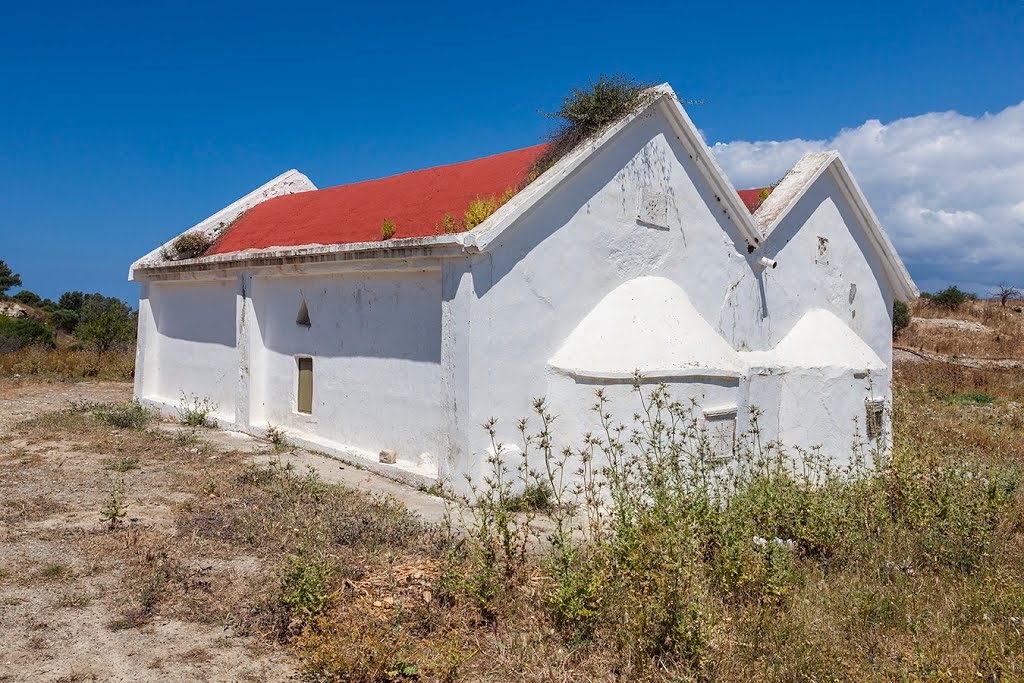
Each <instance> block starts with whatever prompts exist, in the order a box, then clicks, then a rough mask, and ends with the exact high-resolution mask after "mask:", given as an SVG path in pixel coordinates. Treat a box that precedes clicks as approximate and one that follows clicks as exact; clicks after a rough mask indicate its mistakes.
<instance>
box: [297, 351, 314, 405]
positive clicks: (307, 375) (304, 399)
mask: <svg viewBox="0 0 1024 683" xmlns="http://www.w3.org/2000/svg"><path fill="white" fill-rule="evenodd" d="M298 360H299V404H298V405H299V412H300V413H306V414H307V415H312V413H313V359H312V358H299V359H298Z"/></svg>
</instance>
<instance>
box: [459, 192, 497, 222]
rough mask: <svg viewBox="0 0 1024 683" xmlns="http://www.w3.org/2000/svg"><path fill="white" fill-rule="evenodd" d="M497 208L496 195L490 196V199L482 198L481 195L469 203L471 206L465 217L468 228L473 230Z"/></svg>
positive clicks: (464, 220)
mask: <svg viewBox="0 0 1024 683" xmlns="http://www.w3.org/2000/svg"><path fill="white" fill-rule="evenodd" d="M497 210H498V201H497V200H496V199H495V198H494V197H490V198H488V199H481V198H480V197H477V198H476V199H474V200H473V201H471V202H470V203H469V208H468V209H466V215H465V217H464V218H463V222H464V223H465V225H466V230H472V229H473V228H475V227H476V226H478V225H480V224H481V223H483V222H484V221H485V220H487V219H488V218H489V217H490V215H491V214H492V213H494V212H495V211H497Z"/></svg>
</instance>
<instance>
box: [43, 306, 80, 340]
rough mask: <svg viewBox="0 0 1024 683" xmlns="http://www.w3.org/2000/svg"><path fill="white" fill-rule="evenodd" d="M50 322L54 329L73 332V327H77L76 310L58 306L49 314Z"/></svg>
mask: <svg viewBox="0 0 1024 683" xmlns="http://www.w3.org/2000/svg"><path fill="white" fill-rule="evenodd" d="M50 322H51V323H52V324H53V327H54V329H57V330H61V331H62V332H67V333H68V334H74V332H75V328H76V327H78V311H72V310H70V309H67V308H58V309H57V310H55V311H54V312H53V314H52V315H51V316H50Z"/></svg>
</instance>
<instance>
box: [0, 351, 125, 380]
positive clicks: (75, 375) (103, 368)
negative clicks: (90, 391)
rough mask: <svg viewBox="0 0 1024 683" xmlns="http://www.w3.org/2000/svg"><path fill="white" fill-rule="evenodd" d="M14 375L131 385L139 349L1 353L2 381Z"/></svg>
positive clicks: (0, 373) (0, 370)
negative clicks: (105, 381)
mask: <svg viewBox="0 0 1024 683" xmlns="http://www.w3.org/2000/svg"><path fill="white" fill-rule="evenodd" d="M13 375H20V376H22V377H34V378H38V379H44V380H51V381H60V382H75V381H79V380H112V381H130V380H131V379H132V377H134V376H135V348H134V347H132V348H129V349H126V350H114V351H107V352H106V353H104V354H97V353H96V352H95V351H85V350H83V351H75V350H71V349H68V348H57V349H54V350H50V349H45V348H41V347H38V346H28V347H25V348H23V349H21V350H19V351H16V352H14V353H0V377H4V376H8V377H9V376H13Z"/></svg>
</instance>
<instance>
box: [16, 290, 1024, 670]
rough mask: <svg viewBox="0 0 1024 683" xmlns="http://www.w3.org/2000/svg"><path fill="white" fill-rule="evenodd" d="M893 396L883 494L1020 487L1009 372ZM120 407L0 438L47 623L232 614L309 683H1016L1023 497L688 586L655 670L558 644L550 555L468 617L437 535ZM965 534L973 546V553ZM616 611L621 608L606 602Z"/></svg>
mask: <svg viewBox="0 0 1024 683" xmlns="http://www.w3.org/2000/svg"><path fill="white" fill-rule="evenodd" d="M968 306H971V304H968ZM984 308H986V309H987V308H991V306H990V305H989V304H984ZM996 308H998V307H996ZM965 313H966V316H965V317H970V316H972V315H976V316H977V319H978V322H982V323H983V324H986V325H990V326H991V327H993V329H997V330H1003V331H1004V332H1005V331H1006V330H1007V329H1009V327H1008V326H1009V325H1010V324H1011V322H1012V320H1013V319H1012V317H1005V318H1004V317H1003V316H1002V312H1001V311H998V310H994V311H988V312H985V311H981V310H979V311H978V312H977V313H976V314H975V313H972V312H970V311H966V312H965ZM916 314H919V313H916ZM1009 314H1010V311H1009V309H1008V311H1007V316H1009ZM1017 315H1019V314H1017ZM985 316H988V317H987V318H985ZM1000 326H1005V327H1000ZM943 333H944V334H945V335H947V336H948V337H950V338H951V339H950V340H948V342H946V343H949V344H953V345H956V344H964V346H963V347H960V348H972V347H971V346H970V344H973V342H969V341H967V340H965V339H959V340H958V339H957V338H958V337H967V333H963V332H959V331H951V330H944V331H943ZM979 348H980V347H979ZM933 350H934V349H933ZM940 352H942V351H941V350H940ZM971 396H987V397H993V398H994V400H992V401H987V402H980V401H976V400H973V399H971V398H970V397H971ZM965 397H967V398H965ZM895 403H896V405H895V415H894V424H895V428H896V430H897V434H896V443H897V451H898V453H901V454H904V455H905V456H906V457H911V458H913V460H912V462H913V464H914V467H911V468H908V469H907V470H905V471H906V472H907V473H909V479H908V480H907V481H900V480H893V481H894V485H895V484H899V486H902V487H909V488H911V489H912V488H913V487H914V486H923V487H925V489H927V487H928V486H932V485H933V484H934V483H935V482H936V481H941V479H935V478H930V477H931V475H930V474H929V473H930V472H940V473H941V472H948V471H953V472H957V471H960V469H961V468H962V469H964V470H965V471H970V472H972V473H981V474H979V475H978V476H984V477H986V478H988V479H991V480H992V481H993V482H996V481H1004V480H1006V479H1007V478H1014V477H1015V478H1017V479H1020V478H1021V476H1022V475H1024V371H1020V370H1001V371H998V372H996V371H987V370H978V369H971V368H965V367H958V366H953V365H949V364H942V363H916V364H906V365H898V366H897V368H896V370H895ZM124 410H129V407H128V406H126V407H125V409H124ZM114 413H118V411H112V410H97V409H96V407H95V406H84V405H83V406H80V407H79V409H72V410H64V411H61V412H57V413H50V414H47V415H44V416H41V417H39V418H36V419H34V420H30V421H28V422H24V423H21V424H19V425H17V426H16V427H15V429H14V431H13V434H12V435H11V437H10V438H9V439H7V440H6V441H5V442H0V452H2V453H3V454H4V455H3V461H2V463H0V465H2V467H3V468H4V472H5V478H4V479H3V482H2V484H0V494H2V495H3V499H4V501H5V502H4V503H3V504H0V522H3V523H4V524H6V525H8V528H9V529H11V530H12V531H11V532H10V534H9V539H10V540H11V542H12V544H13V545H11V546H9V547H12V548H13V547H16V546H18V545H19V544H29V543H32V544H43V545H45V546H46V547H49V548H51V550H52V552H50V553H49V554H41V555H39V556H38V557H35V559H33V560H31V561H23V562H18V563H16V562H7V563H6V564H5V565H4V566H3V568H2V569H3V571H2V572H0V587H13V588H16V589H17V591H18V595H19V596H20V595H22V594H24V592H25V591H26V590H30V589H36V588H38V589H40V590H45V591H46V595H47V596H48V597H46V600H45V602H46V604H47V605H49V606H50V609H55V610H57V609H59V610H60V612H59V613H54V614H53V616H50V617H48V619H50V621H51V623H55V622H56V621H58V620H67V619H73V618H74V615H75V614H78V613H82V612H87V611H90V610H97V609H100V608H101V607H102V609H103V610H105V611H104V614H106V615H107V616H106V617H105V619H104V621H103V622H102V623H104V624H105V628H107V629H109V630H110V631H111V632H126V633H128V634H133V635H132V637H136V638H145V637H146V634H147V632H148V631H149V630H151V629H153V628H155V627H156V626H157V625H158V624H160V623H165V622H166V621H168V620H179V621H181V622H184V623H187V624H196V625H217V626H218V628H220V627H221V625H226V626H228V627H229V628H230V629H231V631H232V632H233V633H234V634H240V635H247V636H248V637H249V638H250V641H249V642H250V646H251V647H262V648H266V649H267V650H271V651H272V650H274V649H275V648H278V647H282V646H284V647H288V648H289V649H290V651H291V652H292V653H293V654H294V655H296V656H297V658H298V664H299V667H300V668H301V669H302V670H303V672H304V674H305V675H307V676H308V677H309V678H310V679H311V680H352V681H396V680H397V681H402V680H407V681H411V680H440V681H446V680H474V681H477V680H482V681H495V682H497V681H508V680H517V681H538V682H539V681H569V680H601V681H626V680H630V681H632V680H679V681H686V680H704V681H839V680H843V681H845V680H864V681H869V680H872V681H873V680H878V681H889V680H908V681H926V680H927V681H958V680H989V681H1010V680H1021V679H1024V635H1022V634H1024V497H1022V494H1021V492H1020V491H1017V492H1016V493H1014V494H1013V497H1012V499H1011V500H1010V501H1009V502H1008V503H1006V504H1005V505H1002V504H1001V507H998V512H997V514H995V515H994V516H992V517H991V519H990V521H985V520H987V519H989V518H982V522H980V523H979V524H980V526H978V525H976V526H974V527H971V528H970V529H967V530H966V531H963V534H964V535H963V539H964V544H963V547H958V545H957V543H950V542H949V540H948V539H946V540H943V539H941V538H940V539H938V541H940V543H939V544H938V545H936V543H937V540H936V539H937V535H938V534H941V533H945V532H944V531H942V530H948V529H950V528H952V529H953V530H954V531H955V532H957V533H960V526H959V524H960V522H961V519H960V515H961V514H962V510H961V508H959V507H957V506H958V505H960V504H962V502H963V501H962V500H958V499H957V498H956V497H955V493H951V492H950V491H948V490H942V489H935V490H934V491H931V493H929V492H928V490H924V491H921V492H919V493H918V494H917V495H918V496H919V497H918V498H908V499H907V500H909V501H911V503H913V501H915V500H917V501H925V502H926V503H927V505H926V507H925V508H923V509H921V510H917V511H911V513H913V514H914V515H916V516H917V517H915V519H917V518H920V520H922V521H921V523H920V524H919V525H916V526H910V525H902V526H901V525H896V526H894V527H892V529H890V530H889V531H886V532H885V533H881V532H879V531H878V530H872V529H862V530H860V531H858V533H857V534H853V535H852V536H851V538H859V537H860V536H859V535H858V534H862V535H863V537H865V538H872V539H874V540H873V541H872V542H871V544H870V545H868V546H864V547H860V548H858V547H853V548H846V549H843V550H841V551H837V552H834V553H832V554H828V553H820V554H816V553H800V552H798V553H797V554H795V555H794V556H793V558H792V565H791V566H787V567H786V570H785V572H784V575H783V580H784V585H783V586H782V589H780V590H778V591H770V592H764V591H760V592H758V591H751V590H750V589H749V584H750V582H751V581H752V579H753V577H745V578H742V579H741V580H740V581H739V582H738V583H737V584H736V586H739V588H728V587H723V586H721V585H718V584H715V583H700V584H699V586H698V588H699V590H697V591H696V592H694V593H688V595H699V602H698V607H699V610H700V622H699V623H700V626H701V628H702V629H706V630H705V631H702V632H701V633H700V638H699V639H697V642H698V648H697V650H696V651H695V653H693V656H689V657H685V658H682V659H680V658H651V657H650V656H649V655H645V654H644V651H643V650H640V649H637V648H635V647H634V646H633V645H632V644H630V643H624V642H622V641H623V638H624V637H625V636H624V635H623V634H625V633H628V632H627V631H625V630H624V625H623V622H622V621H621V620H615V621H610V620H606V618H605V617H599V618H598V621H597V623H596V625H595V627H594V628H593V631H592V632H590V633H588V634H587V635H586V637H578V638H570V637H567V635H566V631H565V629H564V627H563V626H561V625H560V624H559V623H558V621H557V619H556V614H555V612H554V611H553V610H552V604H553V596H554V595H555V593H556V591H558V590H559V585H560V584H559V582H558V580H557V578H556V573H555V572H554V571H553V568H552V566H551V565H550V564H549V562H548V558H547V556H545V555H534V554H531V555H529V556H527V557H525V558H524V560H523V565H522V570H521V572H520V573H519V574H517V578H516V579H515V580H514V581H508V579H503V578H500V575H499V578H498V579H497V581H498V587H497V593H496V594H495V595H494V596H492V599H491V601H490V602H489V604H488V608H487V610H486V611H482V610H481V603H480V590H481V589H482V588H486V585H485V583H486V582H485V581H484V582H482V581H481V574H480V572H479V569H480V568H479V566H477V565H474V564H473V562H472V561H471V557H470V555H469V554H468V553H467V552H466V549H465V547H464V546H463V543H464V541H463V540H456V541H455V542H454V544H453V545H450V546H449V545H446V542H445V536H444V535H443V534H441V533H439V530H437V529H435V528H432V527H430V526H428V525H425V524H423V523H422V522H420V521H419V520H418V519H417V518H415V517H414V516H412V515H410V514H409V513H408V512H406V511H405V510H404V509H403V508H402V506H400V505H398V504H396V503H395V502H394V501H390V500H383V499H373V498H370V497H367V496H366V495H364V494H361V493H358V492H356V491H353V490H350V489H347V488H344V487H340V486H331V485H327V484H324V483H323V482H322V481H320V480H319V479H318V478H316V477H315V476H312V475H311V474H308V473H306V472H300V471H294V470H291V469H289V468H287V467H285V466H281V465H276V464H272V465H271V466H270V467H260V468H257V467H253V466H251V465H250V464H248V459H247V457H246V456H244V455H242V454H240V453H224V452H219V451H216V450H213V449H210V448H206V447H204V448H196V447H194V446H195V444H194V443H193V442H191V441H188V440H184V439H182V440H176V439H174V438H173V437H170V436H164V435H161V434H158V433H156V432H153V431H149V427H146V426H145V425H144V424H143V425H142V428H140V429H132V428H115V427H112V426H111V425H110V424H109V423H107V422H104V421H103V420H102V419H101V417H102V416H103V415H108V414H114ZM272 450H273V449H272V448H271V447H269V446H268V454H269V453H272ZM66 453H73V454H74V456H73V457H72V458H68V457H67V456H66V455H65V454H66ZM128 463H130V466H128ZM122 464H123V466H122ZM110 469H113V470H115V471H117V472H119V473H118V474H117V475H116V476H117V477H118V478H122V477H123V478H124V481H125V491H126V498H127V505H128V511H127V519H126V520H125V523H124V524H123V525H122V526H120V527H119V528H117V529H115V530H112V531H111V530H107V529H106V528H105V526H104V525H102V524H101V523H100V520H99V510H100V508H101V507H102V505H103V501H104V498H105V496H107V494H108V493H109V490H110V485H111V477H112V476H113V475H112V474H111V472H110ZM918 475H920V476H918ZM972 476H974V475H972ZM64 491H75V494H74V495H75V496H78V498H76V499H74V500H72V499H70V498H68V497H67V495H66V494H64V493H60V492H64ZM946 496H952V497H950V498H949V499H948V500H947V499H946ZM896 498H897V499H898V496H897V497H896ZM944 501H945V502H944ZM913 504H916V503H913ZM83 510H84V511H86V512H87V513H88V515H87V517H88V519H87V521H85V522H83V521H82V515H81V514H80V513H81V511H83ZM893 514H895V512H894V513H893ZM870 519H872V518H871V517H870V516H865V517H859V516H856V515H853V516H851V517H850V518H849V519H848V520H846V523H848V524H854V523H856V522H858V521H861V522H862V521H863V520H870ZM685 531H686V530H685V529H675V528H670V529H668V533H667V535H666V536H665V538H666V539H669V540H668V542H667V544H666V545H662V546H659V548H661V549H662V551H663V552H662V556H660V557H656V556H655V555H657V553H650V556H651V557H650V561H651V562H652V563H654V564H652V566H655V565H657V563H659V562H665V561H666V560H665V558H670V559H671V558H673V557H677V556H678V557H680V558H685V557H686V552H687V548H686V547H684V546H680V547H678V548H671V547H669V545H670V544H671V539H672V538H673V537H674V536H673V534H676V533H677V532H678V537H679V539H680V543H682V539H683V538H684V536H685V533H684V532H685ZM843 533H846V532H845V531H844V532H843ZM977 535H982V536H984V539H983V542H980V543H978V544H976V545H970V543H971V542H973V541H977V540H978V539H977V538H975V536H977ZM461 538H463V539H464V538H465V537H464V536H463V537H461ZM954 538H958V537H954ZM544 543H545V541H544V539H543V537H542V538H540V539H538V540H537V541H536V544H537V545H536V547H538V548H539V547H543V545H544ZM943 543H944V544H945V545H943ZM942 553H946V554H947V556H943V555H942ZM950 553H951V554H952V557H953V559H950V557H949V556H948V555H949V554H950ZM700 571H704V569H700ZM517 572H518V570H517ZM484 579H486V577H484ZM652 579H653V580H652V581H651V582H650V584H649V585H647V586H646V587H645V588H644V590H647V591H650V592H649V594H646V595H648V597H649V599H650V601H651V602H652V603H653V602H656V601H657V600H658V599H660V596H659V591H661V590H663V589H664V584H662V583H660V582H659V577H658V576H655V575H652ZM503 581H508V584H507V585H501V583H502V582H503ZM744 582H746V583H744ZM744 586H748V587H744ZM16 597H17V596H13V595H12V596H10V597H8V598H5V599H9V600H14V599H15V598H16ZM630 600H636V596H635V595H629V594H621V595H614V596H612V598H611V599H610V602H612V603H613V606H614V605H615V604H630V603H629V601H630ZM641 606H642V605H641ZM11 609H14V607H11ZM58 614H59V615H61V616H57V615H58ZM601 614H603V615H607V614H622V613H621V612H616V611H615V610H611V611H605V612H602V613H601ZM625 616H628V615H625ZM602 619H605V620H602ZM33 623H35V622H33ZM26 629H27V630H26V634H25V639H26V640H25V642H26V646H25V647H27V648H43V651H45V648H48V647H51V646H50V645H48V643H49V642H51V641H52V642H57V641H58V640H59V638H58V637H57V636H55V635H52V634H49V633H48V634H47V635H46V637H45V638H43V637H42V636H41V635H39V634H38V633H36V632H30V629H29V627H26ZM32 639H35V640H32ZM182 652H183V653H184V654H181V653H182ZM224 652H228V653H230V652H231V648H224V647H219V646H217V645H216V644H214V643H212V642H211V643H207V644H206V645H204V646H199V645H190V646H189V647H186V648H183V649H182V650H181V651H180V652H179V653H177V654H174V653H167V654H164V655H162V656H161V657H160V658H158V660H155V663H154V666H157V667H158V668H160V669H161V670H163V671H166V672H167V674H168V675H169V676H170V675H173V672H174V670H175V669H174V668H173V667H176V666H178V665H182V664H183V663H191V664H197V663H203V662H205V661H206V660H207V659H208V658H209V659H210V661H211V662H213V663H214V665H216V662H218V661H220V660H218V659H217V658H218V657H221V656H222V653H224ZM244 656H245V657H249V656H250V655H249V653H244ZM645 657H647V658H648V659H645ZM238 677H239V678H241V676H240V675H239V676H238Z"/></svg>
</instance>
